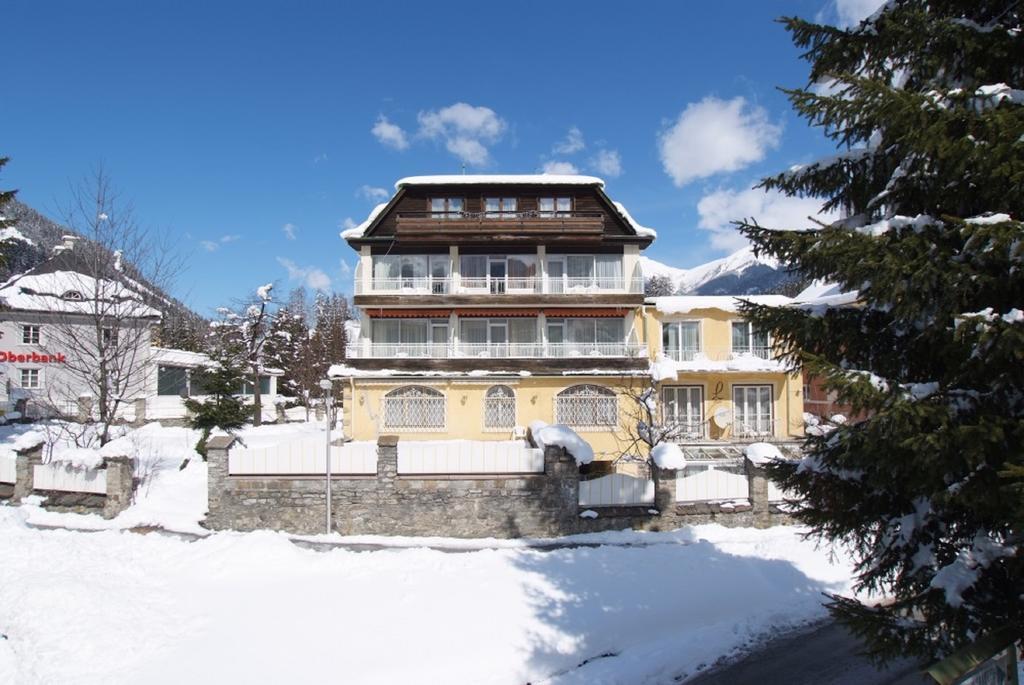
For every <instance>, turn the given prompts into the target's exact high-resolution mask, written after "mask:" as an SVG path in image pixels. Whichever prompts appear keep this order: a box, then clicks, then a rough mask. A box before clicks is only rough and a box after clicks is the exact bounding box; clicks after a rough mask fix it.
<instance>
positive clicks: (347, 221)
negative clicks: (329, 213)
mask: <svg viewBox="0 0 1024 685" xmlns="http://www.w3.org/2000/svg"><path fill="white" fill-rule="evenodd" d="M356 226H357V224H356V222H355V219H353V218H352V217H350V216H346V217H345V218H344V219H342V220H341V221H339V222H338V228H341V229H345V230H348V229H350V228H355V227H356Z"/></svg>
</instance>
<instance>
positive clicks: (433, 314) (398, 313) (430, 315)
mask: <svg viewBox="0 0 1024 685" xmlns="http://www.w3.org/2000/svg"><path fill="white" fill-rule="evenodd" d="M365 311H366V313H367V315H369V317H370V318H371V319H442V318H447V317H448V315H449V314H451V313H452V310H450V309H379V308H378V309H370V308H367V309H366V310H365Z"/></svg>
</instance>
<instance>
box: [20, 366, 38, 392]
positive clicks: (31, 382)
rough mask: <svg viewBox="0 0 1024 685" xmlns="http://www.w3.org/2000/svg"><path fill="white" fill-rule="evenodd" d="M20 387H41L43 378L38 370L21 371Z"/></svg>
mask: <svg viewBox="0 0 1024 685" xmlns="http://www.w3.org/2000/svg"><path fill="white" fill-rule="evenodd" d="M21 387H23V388H28V389H38V388H41V387H43V376H42V372H41V371H40V370H39V369H21Z"/></svg>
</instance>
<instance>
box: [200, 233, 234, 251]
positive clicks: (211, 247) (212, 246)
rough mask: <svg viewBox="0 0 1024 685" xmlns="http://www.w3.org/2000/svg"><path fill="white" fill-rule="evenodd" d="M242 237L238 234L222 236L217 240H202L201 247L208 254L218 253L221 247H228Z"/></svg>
mask: <svg viewBox="0 0 1024 685" xmlns="http://www.w3.org/2000/svg"><path fill="white" fill-rule="evenodd" d="M241 237H242V236H241V235H239V234H237V233H232V234H229V235H222V236H221V237H220V238H218V239H217V240H200V241H199V245H200V246H201V247H202V248H203V249H204V250H206V251H207V252H216V251H217V250H218V249H219V248H220V246H221V245H227V244H228V243H233V242H235V241H236V240H239V239H240V238H241Z"/></svg>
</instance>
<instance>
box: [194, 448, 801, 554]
mask: <svg viewBox="0 0 1024 685" xmlns="http://www.w3.org/2000/svg"><path fill="white" fill-rule="evenodd" d="M233 442H234V440H233V439H232V438H230V437H214V438H211V439H210V441H209V442H208V443H207V459H208V462H209V463H208V473H209V514H208V515H207V517H206V525H207V526H208V527H209V528H212V529H215V530H216V529H232V530H256V529H272V530H284V531H288V532H292V533H300V534H315V533H323V532H324V531H325V527H326V520H325V519H326V511H325V509H326V507H325V482H324V479H323V478H322V477H315V476H314V477H279V476H267V477H263V476H230V475H228V451H229V450H230V448H231V445H232V444H233ZM749 466H750V465H748V467H749ZM748 470H750V469H749V468H748ZM755 471H756V470H750V473H751V478H752V483H751V492H752V493H754V492H760V491H761V490H762V489H763V494H764V500H763V502H760V503H755V504H753V505H752V506H750V507H745V508H744V507H742V506H737V507H733V508H732V509H727V508H717V507H714V506H705V507H702V508H701V507H698V508H694V507H693V506H680V505H678V504H677V503H676V501H675V498H676V491H675V483H676V480H675V471H666V470H658V471H657V472H656V473H655V474H654V478H655V483H656V490H655V504H654V506H653V507H650V506H643V507H614V508H612V507H602V508H600V509H598V510H597V511H598V517H597V518H581V517H580V515H579V514H580V512H581V508H580V506H579V480H580V478H579V468H578V466H577V465H576V462H575V460H574V459H573V458H572V457H571V456H570V455H568V454H566V453H565V451H564V450H562V449H561V448H558V447H548V448H547V449H546V450H545V453H544V473H543V474H530V475H510V476H501V475H487V476H461V475H452V476H401V475H399V474H398V439H397V438H396V437H394V436H382V437H381V438H380V440H379V441H378V445H377V474H376V476H335V477H333V478H332V479H331V510H332V511H331V522H332V530H333V531H336V532H338V533H341V534H343V535H361V534H378V535H414V536H417V535H418V536H428V535H429V536H445V537H501V538H514V537H555V536H559V535H568V534H573V533H584V532H595V531H602V530H621V529H623V528H636V529H643V530H672V529H675V528H678V527H680V526H683V525H686V524H690V523H706V522H711V521H715V522H718V523H724V524H726V525H758V526H767V525H772V524H775V523H783V522H786V521H785V519H784V518H780V517H779V516H778V514H777V513H773V511H772V510H771V508H770V507H769V506H768V503H767V481H766V480H765V484H764V485H763V487H762V488H758V487H756V486H757V484H755V483H754V482H753V479H754V478H764V474H763V473H759V474H758V473H756V472H755Z"/></svg>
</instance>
